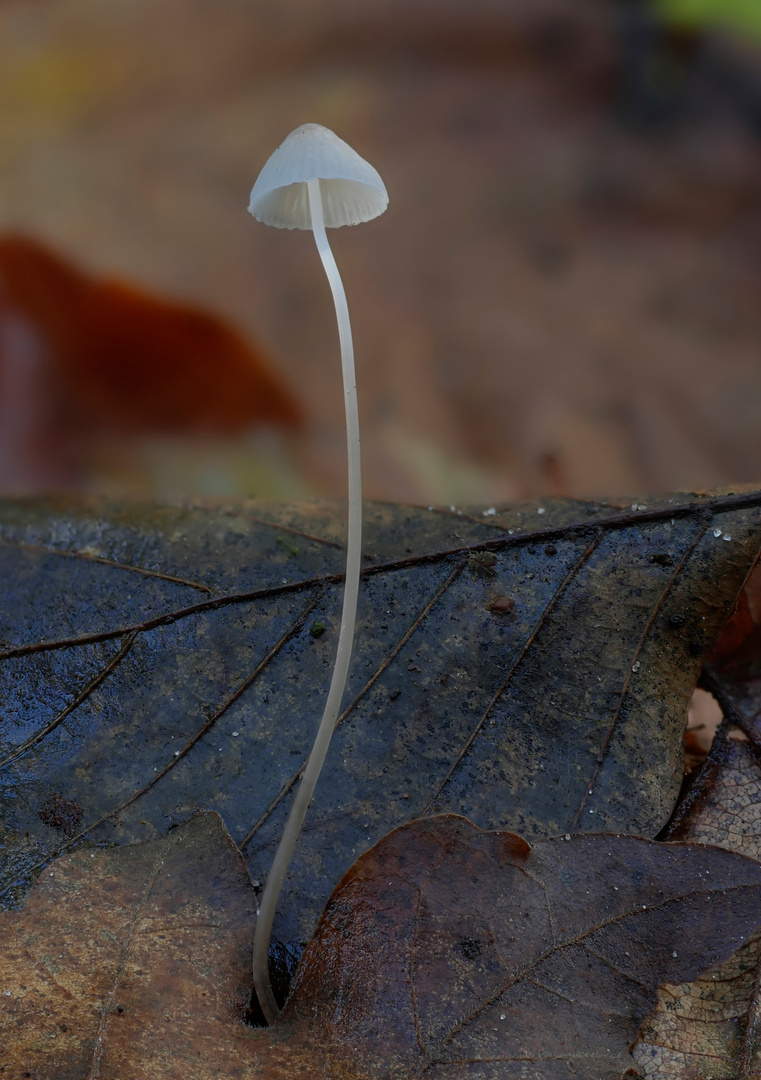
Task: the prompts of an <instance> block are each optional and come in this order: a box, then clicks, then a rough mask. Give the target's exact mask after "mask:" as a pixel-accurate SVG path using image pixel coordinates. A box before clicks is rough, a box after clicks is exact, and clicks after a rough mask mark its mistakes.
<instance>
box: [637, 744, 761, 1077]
mask: <svg viewBox="0 0 761 1080" xmlns="http://www.w3.org/2000/svg"><path fill="white" fill-rule="evenodd" d="M668 836H669V838H680V839H685V840H691V841H699V842H700V843H706V844H717V845H720V846H721V847H724V848H727V849H729V850H730V851H736V852H739V853H741V854H743V855H748V856H750V857H752V858H754V859H760V858H761V760H760V759H759V754H758V750H757V749H756V748H755V747H754V746H753V745H752V744H751V743H749V742H741V741H738V740H737V739H732V738H727V737H726V734H725V733H724V731H720V732H719V733H718V734H717V736H716V738H715V740H714V744H713V746H712V748H711V752H710V754H709V756H708V758H707V760H706V762H705V763H704V764H703V766H702V768H701V770H700V773H699V775H698V776H697V778H696V781H695V783H694V784H693V786H692V789H691V791H690V794H689V795H688V797H687V799H686V800H685V802H684V803H683V804H682V806H681V807H680V808H679V809H678V810H677V813H676V815H675V818H674V821H673V822H672V824H671V825H670V827H669V830H668ZM708 933H709V934H710V933H711V931H708ZM760 988H761V937H758V936H754V937H753V938H752V939H751V940H750V941H748V942H747V943H746V944H745V945H744V946H743V947H742V948H741V949H740V950H738V952H737V953H736V954H735V955H734V956H733V957H731V958H730V959H729V960H727V961H726V962H725V963H723V964H721V965H720V966H718V967H716V968H714V969H713V970H710V971H707V972H706V973H705V974H704V975H702V976H701V978H699V979H698V980H697V981H695V982H693V983H685V984H681V985H675V984H674V983H673V980H669V982H668V984H667V985H665V986H663V987H662V988H661V989H660V990H659V993H658V1007H657V1009H656V1011H655V1013H654V1014H653V1015H652V1016H651V1017H649V1018H648V1020H647V1021H646V1023H645V1024H644V1025H643V1027H642V1030H641V1032H640V1035H639V1040H638V1044H637V1046H636V1047H635V1049H634V1057H635V1059H636V1061H637V1063H638V1065H639V1066H640V1068H641V1069H642V1071H643V1073H644V1075H645V1076H646V1077H648V1078H652V1080H666V1078H669V1080H710V1078H713V1077H727V1078H730V1077H731V1078H735V1077H737V1078H743V1080H745V1078H749V1077H752V1076H757V1075H759V1073H760V1072H761V1029H760V1028H759V1019H760V1014H759V1005H760V1004H761V1001H760V999H759V990H760Z"/></svg>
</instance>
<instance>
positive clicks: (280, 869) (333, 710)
mask: <svg viewBox="0 0 761 1080" xmlns="http://www.w3.org/2000/svg"><path fill="white" fill-rule="evenodd" d="M307 190H308V196H309V211H310V214H311V218H312V231H313V233H314V239H315V243H316V244H317V250H318V252H319V254H320V258H321V259H322V265H323V268H324V270H325V274H326V276H327V278H328V282H329V284H330V289H331V292H332V293H333V303H334V304H335V308H336V319H337V320H338V338H339V341H340V344H341V368H342V371H343V383H344V404H345V409H346V442H347V451H348V459H349V530H348V539H347V545H346V579H345V585H344V597H343V611H342V614H341V630H340V633H339V635H338V648H337V650H336V660H335V666H334V668H333V677H332V678H331V681H330V689H329V691H328V699H327V701H326V703H325V711H324V712H323V714H322V720H321V721H320V727H319V729H318V731H317V737H316V739H315V741H314V745H313V747H312V752H311V753H310V755H309V759H308V761H307V763H306V766H305V768H304V772H303V774H302V777H301V783H300V784H299V787H298V791H297V792H296V797H295V799H294V802H293V806H292V808H291V812H290V814H289V816H288V821H287V822H286V825H285V828H284V830H283V836H282V838H281V840H280V844H279V846H278V849H277V851H276V853H275V858H274V860H273V862H272V869H271V870H270V872H269V876H268V878H267V884H266V885H265V887H264V893H263V894H262V899H261V903H260V905H259V916H258V918H257V920H256V930H255V931H254V964H253V970H254V986H255V988H256V995H257V997H258V999H259V1004H260V1005H261V1008H262V1012H263V1013H264V1016H265V1019H266V1020H267V1023H269V1024H272V1023H274V1022H275V1020H276V1019H277V1017H278V1013H279V1011H280V1010H279V1009H278V1006H277V1002H276V1001H275V996H274V994H273V993H272V986H271V985H270V978H269V962H268V960H269V943H270V935H271V933H272V923H273V921H274V918H275V910H276V908H277V902H278V899H279V897H280V890H281V888H282V886H283V881H284V880H285V875H286V873H287V871H288V866H289V864H290V861H291V857H292V856H293V852H294V849H295V847H296V841H297V839H298V836H299V833H300V831H301V826H302V824H303V821H304V817H305V815H306V812H307V808H308V806H309V803H310V801H311V799H312V795H313V794H314V789H315V785H316V784H317V779H318V777H319V775H320V770H321V769H322V765H323V762H324V761H325V755H326V754H327V752H328V746H329V745H330V738H331V736H332V734H333V729H334V728H335V726H336V720H337V719H338V713H339V709H340V708H341V699H342V698H343V693H344V688H345V686H346V679H347V676H348V674H349V662H350V660H351V649H352V642H353V639H354V623H355V621H356V615H357V598H358V596H359V574H360V563H361V557H362V479H361V473H360V458H359V415H358V412H357V381H356V376H355V374H354V346H353V344H352V338H351V325H350V323H349V308H348V306H347V303H346V294H345V292H344V287H343V283H342V281H341V276H340V274H339V273H338V267H337V266H336V260H335V259H334V257H333V252H332V251H331V249H330V245H329V243H328V238H327V235H326V233H325V224H324V221H323V212H322V196H321V194H320V181H319V180H309V181H308V183H307Z"/></svg>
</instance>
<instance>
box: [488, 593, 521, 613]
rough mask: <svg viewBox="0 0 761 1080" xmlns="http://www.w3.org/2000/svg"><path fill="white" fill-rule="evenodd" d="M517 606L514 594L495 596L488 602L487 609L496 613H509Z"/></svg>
mask: <svg viewBox="0 0 761 1080" xmlns="http://www.w3.org/2000/svg"><path fill="white" fill-rule="evenodd" d="M514 607H515V600H513V598H512V596H504V595H503V594H500V595H499V596H493V597H492V598H491V600H489V601H488V602H487V604H486V610H487V611H493V612H494V613H495V614H496V615H508V614H509V613H510V612H511V611H512V610H513V608H514Z"/></svg>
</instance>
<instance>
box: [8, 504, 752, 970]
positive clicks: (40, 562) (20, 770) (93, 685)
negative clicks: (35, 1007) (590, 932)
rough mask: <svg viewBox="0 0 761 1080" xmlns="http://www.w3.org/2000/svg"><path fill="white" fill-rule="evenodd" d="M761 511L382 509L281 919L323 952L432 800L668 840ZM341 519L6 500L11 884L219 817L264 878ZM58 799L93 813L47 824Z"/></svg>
mask: <svg viewBox="0 0 761 1080" xmlns="http://www.w3.org/2000/svg"><path fill="white" fill-rule="evenodd" d="M760 504H761V496H759V495H758V494H757V493H756V494H730V495H723V496H720V497H719V496H717V497H714V498H710V497H707V496H695V497H692V498H688V497H684V498H681V497H675V496H672V497H670V498H669V499H666V498H662V499H660V500H654V501H648V502H647V504H643V503H640V502H638V503H635V504H634V505H633V506H632V505H631V504H626V505H625V506H623V505H610V504H594V503H583V502H569V501H565V500H555V501H553V500H547V501H545V502H543V503H541V504H527V505H523V506H518V507H512V508H504V509H501V508H490V509H489V511H488V512H482V511H471V512H463V513H460V512H457V511H452V510H448V509H430V510H426V509H414V508H409V507H392V506H369V507H368V508H367V515H366V528H365V545H364V550H365V569H364V581H363V586H362V596H361V601H360V620H359V628H358V633H357V647H356V654H355V661H354V663H353V669H352V674H351V679H350V686H349V692H348V694H347V703H346V706H345V712H344V715H343V718H342V720H341V722H340V724H339V727H338V729H337V731H336V734H335V736H334V740H333V744H332V746H331V750H330V754H329V756H328V760H327V762H326V768H325V772H324V774H323V777H322V778H321V781H320V784H319V785H318V789H317V792H316V797H315V800H314V803H313V805H312V807H311V808H310V812H309V816H308V819H307V825H306V831H305V832H304V834H303V835H302V838H301V839H300V842H299V847H298V851H297V856H296V860H295V862H294V864H293V867H292V869H291V872H290V875H289V878H288V881H287V882H286V891H285V893H284V899H283V902H282V906H281V910H280V911H279V913H278V917H277V920H276V924H275V935H276V937H277V938H279V939H280V940H281V941H282V942H285V943H288V945H289V946H290V947H292V949H293V950H294V951H295V952H296V953H298V952H300V951H301V949H302V948H303V945H304V944H305V943H306V941H308V939H309V937H310V936H311V934H312V932H313V929H314V926H315V924H316V922H317V918H318V916H319V913H320V911H321V910H322V908H323V906H324V904H325V902H326V900H327V898H328V896H329V895H330V892H331V890H332V888H333V887H334V885H335V883H336V882H337V881H338V880H340V878H341V876H342V874H343V873H344V872H345V871H346V870H347V869H348V867H349V866H350V865H351V864H352V863H353V862H354V860H355V859H356V858H357V856H358V855H359V854H361V852H362V851H365V850H366V849H367V848H368V847H370V846H371V845H372V844H373V843H375V842H376V841H377V840H379V839H380V838H381V837H382V836H383V835H385V834H386V833H388V832H389V831H391V830H392V829H394V828H395V827H397V826H399V825H400V824H403V823H404V822H405V821H408V820H410V819H412V818H415V817H419V816H421V815H426V814H431V813H437V812H457V813H464V814H466V815H467V816H468V817H470V818H472V819H473V820H474V822H475V823H476V824H477V825H478V826H479V827H482V828H509V829H513V830H515V831H518V832H521V833H522V834H525V835H526V836H527V838H528V839H529V840H530V841H532V842H533V840H535V839H537V838H540V837H543V836H548V835H558V834H564V833H565V832H566V831H576V832H583V831H599V830H611V831H619V832H632V833H639V834H642V835H645V836H654V835H655V834H656V833H657V832H658V831H659V830H660V829H661V828H662V826H663V825H664V823H665V822H666V821H667V819H668V817H669V815H670V813H671V810H672V807H673V804H674V801H675V799H676V796H677V793H678V790H679V786H680V783H681V779H682V771H683V747H682V735H683V729H684V723H685V717H686V712H687V702H688V700H689V696H690V694H691V692H692V689H693V686H694V684H695V681H696V678H697V674H698V670H699V665H700V658H701V655H702V653H703V652H704V650H706V649H707V648H708V647H709V645H710V644H711V642H712V640H713V639H714V637H715V636H716V633H717V632H718V629H719V627H720V626H721V624H722V622H723V621H724V619H725V618H726V616H727V614H728V612H729V611H730V610H731V607H732V604H733V602H734V598H735V596H736V594H737V592H738V590H739V589H740V587H741V585H742V583H743V581H744V579H745V578H746V575H747V573H748V570H749V568H750V566H751V565H752V563H753V561H754V559H755V558H756V554H757V551H758V548H759V537H760V535H761V531H760V530H759V505H760ZM492 509H493V510H494V512H493V513H492V512H491V510H492ZM342 520H343V516H342V514H341V513H340V511H336V510H335V508H331V507H327V506H324V505H320V504H309V505H303V506H299V507H283V506H276V505H266V504H261V503H248V504H245V505H241V506H237V507H232V508H210V507H196V508H192V507H178V506H172V507H165V508H155V507H135V506H128V507H127V506H121V505H118V504H109V503H106V502H90V503H83V504H79V505H71V504H69V503H65V504H64V503H56V502H31V501H5V502H3V503H2V505H0V643H1V644H0V693H2V700H3V725H2V730H1V731H0V822H2V824H0V841H1V845H0V899H1V900H2V902H4V903H6V904H7V903H13V902H16V903H18V902H20V900H21V899H22V897H23V895H24V893H25V891H26V890H27V889H28V887H29V884H30V882H31V880H33V878H34V875H35V874H36V873H37V872H38V871H39V869H40V868H41V867H42V866H44V865H46V864H47V862H49V860H50V859H51V858H52V857H54V856H55V855H56V854H57V853H59V852H61V851H64V850H68V849H70V848H71V847H73V846H76V845H79V844H82V843H93V842H95V843H102V842H104V841H107V842H117V843H126V842H130V841H136V840H145V839H150V838H155V837H157V836H160V835H163V834H165V833H166V832H167V830H168V829H169V828H171V827H172V826H173V825H175V824H176V823H177V822H179V821H183V820H185V819H186V818H187V817H189V816H190V815H191V814H192V813H194V812H195V811H197V810H204V809H214V810H217V811H218V812H219V813H220V814H221V815H222V817H223V819H224V821H225V824H226V826H227V827H228V829H229V830H230V832H231V835H232V836H233V837H234V839H235V841H236V843H237V844H238V845H239V846H240V847H241V849H242V850H243V853H244V855H245V858H246V861H247V864H248V866H249V869H250V871H251V874H252V877H253V878H254V880H255V881H257V882H260V881H262V880H263V879H264V877H265V876H266V874H267V872H268V869H269V866H270V864H271V859H272V855H273V852H274V848H275V846H276V844H277V841H278V840H279V837H280V835H281V831H282V826H283V822H284V819H285V816H286V815H287V813H288V811H289V809H290V801H291V798H292V794H293V790H294V785H295V780H296V778H297V777H298V774H299V770H300V768H301V766H302V763H303V761H304V760H305V757H306V754H307V752H308V749H309V747H310V746H311V743H312V740H313V736H314V731H315V727H316V724H317V722H318V718H319V716H320V715H321V711H322V704H323V700H324V695H325V692H326V685H327V682H328V679H329V674H330V669H331V664H332V660H333V653H334V649H335V640H336V633H337V623H338V611H339V593H340V588H341V576H342V573H343V554H342V551H341V544H340V539H341V532H342V525H341V524H340V523H341V522H342ZM286 541H287V542H286ZM483 554H488V555H490V556H493V557H494V561H493V565H492V566H490V567H489V570H490V573H489V574H488V575H484V574H482V573H480V572H477V571H474V570H473V565H474V564H473V560H472V556H474V555H483ZM488 561H489V562H490V563H491V562H492V560H491V558H490V559H489V560H488ZM496 595H505V596H508V597H510V598H511V600H513V601H514V605H513V607H512V608H511V610H510V611H495V610H490V601H491V599H492V598H493V597H494V596H496ZM317 626H324V627H326V630H325V632H324V633H314V628H315V627H317ZM54 797H58V798H65V799H66V800H68V801H69V802H71V803H72V804H73V805H74V806H75V807H76V808H77V809H76V813H77V814H79V815H80V816H79V820H78V824H77V826H76V829H74V830H72V831H70V832H68V833H67V832H66V831H65V830H64V829H63V828H57V827H55V824H54V821H53V818H51V817H50V815H48V817H47V821H46V820H45V817H44V816H43V817H41V816H40V812H41V810H42V808H43V807H45V806H47V805H49V804H50V800H51V799H53V798H54Z"/></svg>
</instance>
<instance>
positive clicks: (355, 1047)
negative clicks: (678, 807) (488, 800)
mask: <svg viewBox="0 0 761 1080" xmlns="http://www.w3.org/2000/svg"><path fill="white" fill-rule="evenodd" d="M760 901H761V866H759V865H758V864H757V863H755V862H753V861H751V860H748V859H743V858H741V857H738V856H736V855H733V854H731V853H728V852H724V851H721V850H719V849H712V848H704V847H701V846H699V845H686V844H674V845H664V844H657V843H652V842H649V841H646V840H640V839H637V838H634V837H624V836H593V835H583V834H582V835H577V836H575V837H569V839H567V840H565V839H562V838H559V839H556V840H548V841H539V842H537V844H536V845H535V846H534V848H533V850H532V849H531V848H530V847H529V845H528V844H527V843H526V841H525V840H522V839H521V838H520V837H519V836H516V835H515V834H511V833H484V832H481V831H480V830H479V829H477V828H476V827H475V826H474V825H472V824H471V823H470V822H468V821H466V820H465V819H464V818H459V817H454V816H441V817H439V816H435V817H432V818H428V819H424V820H420V821H416V822H413V823H411V824H410V825H407V826H404V827H403V828H401V829H398V830H396V831H395V832H393V833H392V834H391V835H390V836H388V837H386V838H385V839H384V840H382V841H381V842H380V844H378V845H376V847H374V848H373V849H372V850H371V851H369V852H367V853H366V854H365V855H364V856H363V857H362V858H360V859H359V860H358V862H357V863H356V864H355V865H354V866H353V867H352V868H351V870H350V871H349V873H348V874H347V875H346V878H345V879H344V881H343V882H342V883H341V885H340V886H339V888H338V889H337V890H336V892H335V893H334V895H333V897H332V899H331V901H330V904H329V905H328V908H327V910H326V912H325V914H324V916H323V918H322V920H321V921H320V925H319V928H318V931H317V934H316V936H315V938H314V940H313V941H312V943H311V944H310V946H309V948H308V950H307V952H306V954H305V957H304V961H303V964H302V967H301V968H300V972H299V975H298V977H297V986H296V990H295V993H294V995H293V996H292V998H291V999H290V1002H289V1004H288V1005H287V1007H286V1010H285V1012H284V1014H283V1016H282V1018H281V1019H280V1020H279V1021H278V1023H277V1024H276V1025H275V1026H274V1027H272V1028H269V1029H259V1030H252V1029H250V1028H245V1027H244V1025H243V1023H242V1015H243V1006H244V1004H245V1000H246V995H247V990H248V987H249V985H250V956H251V946H250V940H251V925H252V919H253V910H252V907H253V903H254V891H253V889H252V887H251V884H250V881H249V879H248V876H247V873H246V869H245V865H244V863H243V860H242V859H241V858H240V855H239V853H238V852H237V851H236V850H235V847H234V845H233V844H232V843H231V841H230V838H229V835H228V834H227V832H226V830H225V829H224V826H223V825H222V823H221V821H220V819H219V818H218V817H217V816H216V815H215V814H201V815H197V816H196V817H195V818H194V819H192V820H191V821H190V822H188V823H187V824H185V825H182V826H180V827H178V829H176V830H175V831H173V832H172V833H170V834H169V836H167V837H165V838H162V839H160V840H156V841H152V842H149V843H147V844H137V845H132V846H128V847H120V848H113V849H110V850H107V851H98V852H93V851H79V852H76V853H73V854H70V855H67V856H64V857H62V858H61V859H59V860H58V861H56V862H55V863H53V864H52V865H51V866H50V867H49V868H48V869H46V871H45V873H44V874H43V876H42V877H41V878H40V880H39V881H38V882H37V883H36V885H35V886H34V888H33V890H32V892H31V893H30V895H29V897H28V899H27V902H26V906H25V908H24V909H23V910H22V911H19V912H16V911H13V912H6V913H4V914H3V915H1V916H0V994H1V995H2V996H1V997H0V1002H2V1005H1V1006H0V1070H2V1074H1V1075H3V1076H5V1075H7V1076H10V1077H13V1078H14V1080H16V1077H21V1076H24V1075H31V1076H36V1077H40V1078H42V1077H44V1078H45V1080H82V1078H83V1077H85V1076H88V1077H94V1076H98V1077H102V1078H104V1080H105V1078H107V1077H113V1078H119V1080H126V1078H133V1077H134V1078H139V1080H148V1078H150V1080H211V1078H212V1077H213V1078H216V1080H232V1078H241V1080H242V1078H246V1080H286V1078H289V1080H293V1078H294V1077H301V1076H313V1077H320V1078H321V1080H376V1078H377V1080H381V1078H383V1080H386V1078H389V1077H392V1078H394V1080H413V1078H422V1077H426V1078H431V1080H434V1078H435V1080H441V1078H446V1080H495V1078H497V1077H499V1078H507V1077H520V1078H521V1080H555V1078H559V1077H569V1078H571V1077H575V1078H577V1080H578V1078H579V1077H581V1078H584V1080H595V1078H599V1080H602V1078H604V1077H612V1076H620V1075H621V1073H622V1072H625V1071H626V1070H627V1069H629V1068H631V1067H632V1060H631V1058H630V1057H629V1055H628V1046H629V1043H630V1042H631V1040H632V1037H633V1035H634V1033H635V1032H636V1030H637V1026H638V1024H639V1023H640V1022H641V1020H642V1017H643V1016H644V1015H645V1014H646V1013H647V1012H648V1011H649V1009H650V1008H651V1007H652V1004H653V1002H654V1000H655V988H656V986H657V985H658V983H659V982H663V981H664V980H666V979H669V980H674V979H683V978H687V977H692V976H693V975H694V974H695V973H696V972H697V970H699V969H700V968H701V967H703V966H704V965H705V963H706V962H709V963H710V962H714V961H716V960H718V959H720V958H723V957H724V956H726V955H727V953H728V952H730V951H731V950H732V949H733V948H735V947H736V946H737V945H738V944H740V942H741V941H742V940H743V938H744V937H746V936H747V935H748V934H750V933H751V932H753V931H754V930H755V929H756V928H757V926H758V922H759V904H760Z"/></svg>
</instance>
